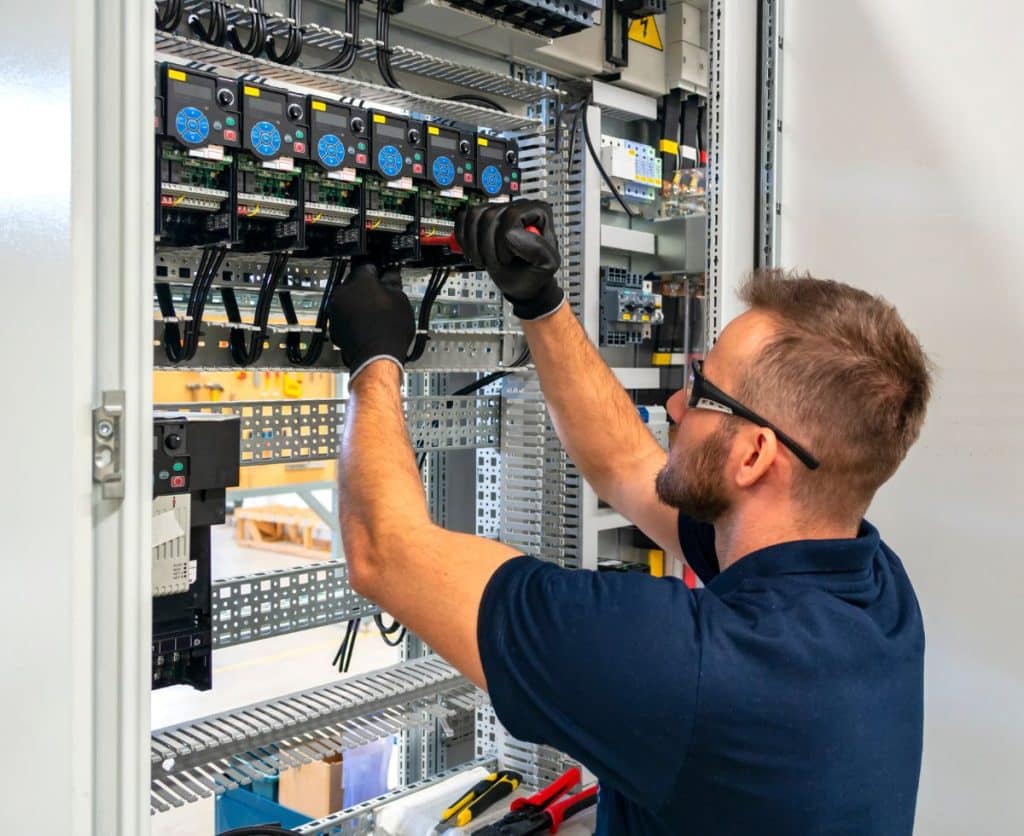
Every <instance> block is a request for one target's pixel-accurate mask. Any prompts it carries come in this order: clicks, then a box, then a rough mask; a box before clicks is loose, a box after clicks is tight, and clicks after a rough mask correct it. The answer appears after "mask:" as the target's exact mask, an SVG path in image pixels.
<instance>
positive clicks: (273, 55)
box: [264, 0, 302, 64]
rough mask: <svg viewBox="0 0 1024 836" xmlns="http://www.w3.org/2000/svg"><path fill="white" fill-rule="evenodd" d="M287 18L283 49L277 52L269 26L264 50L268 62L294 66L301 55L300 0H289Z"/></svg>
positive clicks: (275, 42)
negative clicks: (268, 59)
mask: <svg viewBox="0 0 1024 836" xmlns="http://www.w3.org/2000/svg"><path fill="white" fill-rule="evenodd" d="M288 16H289V17H290V18H291V20H290V21H289V22H288V28H287V39H286V40H285V45H284V49H282V50H281V51H280V52H278V50H277V39H276V37H275V36H274V33H273V32H271V31H270V27H269V26H268V27H267V37H266V40H265V42H264V48H265V49H266V51H267V56H268V57H269V58H270V60H271V61H276V62H277V63H278V64H294V63H295V62H296V61H298V60H299V56H300V55H302V23H301V19H302V0H290V2H289V4H288Z"/></svg>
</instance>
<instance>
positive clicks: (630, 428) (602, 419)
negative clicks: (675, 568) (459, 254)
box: [455, 200, 679, 554]
mask: <svg viewBox="0 0 1024 836" xmlns="http://www.w3.org/2000/svg"><path fill="white" fill-rule="evenodd" d="M455 235H456V239H457V240H458V242H459V245H460V246H461V247H462V249H463V251H464V252H465V254H466V257H467V258H468V259H469V260H470V261H472V262H473V264H474V265H475V266H476V267H477V268H479V269H482V270H487V272H488V273H489V274H490V276H491V278H492V279H493V280H494V283H495V284H496V285H497V286H498V288H499V289H500V290H501V291H502V293H503V294H504V295H505V298H506V299H508V300H509V301H510V302H511V303H512V310H513V312H514V313H515V314H516V316H518V317H519V318H520V319H521V320H522V323H523V331H524V332H525V334H526V338H527V340H528V342H529V345H530V353H531V354H532V355H533V362H534V363H535V364H536V367H537V372H538V375H539V376H540V383H541V389H542V390H543V392H544V398H545V400H546V401H547V404H548V408H549V409H550V411H551V415H552V419H553V421H554V424H555V428H556V429H557V431H558V436H559V438H561V440H562V444H563V445H565V449H566V450H567V451H568V453H569V456H570V457H571V458H572V460H573V462H575V464H576V466H577V467H578V468H579V469H580V471H581V472H582V473H583V476H584V478H586V480H587V481H588V482H589V483H590V484H591V485H592V486H593V487H594V490H595V491H597V493H598V495H599V496H600V497H601V498H602V499H604V500H605V501H606V502H608V503H609V504H611V505H612V507H614V508H615V509H616V510H617V511H619V512H620V513H621V514H623V515H624V516H625V517H627V518H628V519H629V520H630V521H632V522H633V523H634V524H635V525H637V526H638V527H640V528H641V529H642V530H643V531H644V532H645V533H646V534H647V535H648V536H649V537H650V538H651V539H652V540H654V541H655V542H657V543H658V544H660V545H661V546H662V548H664V549H665V550H666V551H667V552H669V553H671V554H679V537H678V533H677V527H676V526H677V519H678V512H677V511H675V510H674V509H672V508H670V507H669V506H667V505H664V504H663V503H662V502H661V501H660V500H659V499H658V496H657V493H656V492H655V488H654V479H655V476H656V475H657V473H658V471H659V470H661V468H662V467H663V466H664V464H665V462H666V460H667V454H666V453H665V451H664V450H662V449H661V447H659V446H658V443H657V442H656V441H655V440H654V437H653V436H652V435H651V433H650V432H649V431H648V430H647V428H646V427H645V426H644V424H643V422H642V421H641V420H640V417H639V415H638V414H637V410H636V406H635V405H634V404H633V403H632V401H631V400H630V399H629V396H628V395H627V394H626V391H625V390H624V389H623V388H622V386H620V385H619V382H618V380H616V378H615V375H614V374H612V372H611V370H610V369H609V368H608V366H607V364H606V363H605V362H604V360H602V359H601V355H600V354H598V351H597V349H596V348H595V347H594V345H593V343H592V342H591V341H590V340H589V339H588V338H587V335H586V334H585V333H584V331H583V328H582V327H581V326H580V324H579V322H578V321H577V320H576V317H575V316H573V313H572V311H571V310H570V308H569V306H568V305H567V304H566V302H565V297H564V294H563V292H562V290H561V288H560V287H559V286H558V283H557V281H556V279H555V273H556V272H557V270H558V268H559V265H560V257H559V253H558V242H557V238H556V237H555V234H554V229H553V219H552V215H551V209H550V207H549V206H548V205H547V204H546V203H541V202H539V201H531V200H520V201H517V202H515V203H512V204H506V205H503V206H502V205H491V206H486V207H473V208H471V209H468V210H466V211H464V212H463V213H462V214H461V215H460V216H459V218H458V220H457V222H456V228H455Z"/></svg>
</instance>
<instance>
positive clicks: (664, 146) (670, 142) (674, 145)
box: [658, 139, 679, 154]
mask: <svg viewBox="0 0 1024 836" xmlns="http://www.w3.org/2000/svg"><path fill="white" fill-rule="evenodd" d="M658 150H659V151H661V152H662V153H664V154H678V153H679V143H678V142H676V141H675V140H674V139H663V140H662V141H661V142H660V143H658Z"/></svg>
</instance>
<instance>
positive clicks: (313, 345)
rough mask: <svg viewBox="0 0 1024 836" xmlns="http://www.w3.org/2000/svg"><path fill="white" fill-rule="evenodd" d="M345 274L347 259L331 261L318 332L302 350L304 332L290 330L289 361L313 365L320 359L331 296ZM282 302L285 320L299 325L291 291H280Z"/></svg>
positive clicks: (318, 312)
mask: <svg viewBox="0 0 1024 836" xmlns="http://www.w3.org/2000/svg"><path fill="white" fill-rule="evenodd" d="M344 275H345V260H344V259H341V258H335V259H333V260H332V261H331V271H330V273H329V274H328V276H327V284H326V286H325V287H324V293H323V296H321V297H320V308H319V310H318V311H317V314H316V329H317V330H316V332H315V333H314V334H312V335H311V336H310V338H309V345H308V346H307V347H306V350H305V352H303V350H302V333H301V332H299V331H289V332H288V335H287V336H286V337H285V351H286V352H287V354H288V362H289V363H292V364H293V365H296V366H313V365H316V361H317V360H319V359H320V355H321V353H323V349H324V344H325V340H326V338H325V335H324V332H325V331H326V329H327V319H328V317H329V315H330V312H331V296H333V295H334V291H335V290H336V289H337V288H338V285H340V284H341V279H342V276H344ZM278 299H279V300H280V302H281V310H282V311H283V312H284V318H285V321H286V322H287V323H288V324H289V325H298V324H299V317H298V316H297V315H296V313H295V303H294V302H293V301H292V294H291V291H288V290H282V291H280V292H279V293H278Z"/></svg>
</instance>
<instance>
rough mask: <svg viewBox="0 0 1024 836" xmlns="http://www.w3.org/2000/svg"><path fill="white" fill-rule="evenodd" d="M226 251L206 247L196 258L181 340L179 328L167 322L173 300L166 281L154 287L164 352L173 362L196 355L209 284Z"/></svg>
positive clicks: (208, 293)
mask: <svg viewBox="0 0 1024 836" xmlns="http://www.w3.org/2000/svg"><path fill="white" fill-rule="evenodd" d="M226 253H227V250H226V249H225V248H224V247H207V248H206V249H204V250H203V257H202V259H200V261H199V269H198V270H197V271H196V276H195V279H193V281H192V290H191V292H190V293H189V297H188V308H187V309H186V316H187V320H186V322H185V336H184V339H182V334H181V328H179V327H178V323H177V322H168V321H167V320H173V319H174V318H175V313H174V300H173V299H172V298H171V287H170V285H169V284H167V283H166V282H160V283H159V284H157V285H156V286H155V288H154V289H155V290H156V296H157V301H158V302H159V303H160V314H161V315H162V316H163V318H164V320H165V322H164V338H163V343H164V351H165V352H166V354H167V359H168V360H170V361H171V362H172V363H183V362H186V361H188V360H191V359H192V358H193V357H195V356H196V351H197V350H198V348H199V329H200V328H201V327H202V324H203V311H204V310H205V309H206V300H207V298H208V297H209V295H210V287H211V286H212V285H213V280H214V278H215V277H216V275H217V273H218V272H219V271H220V265H221V263H222V262H223V261H224V256H225V254H226Z"/></svg>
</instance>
